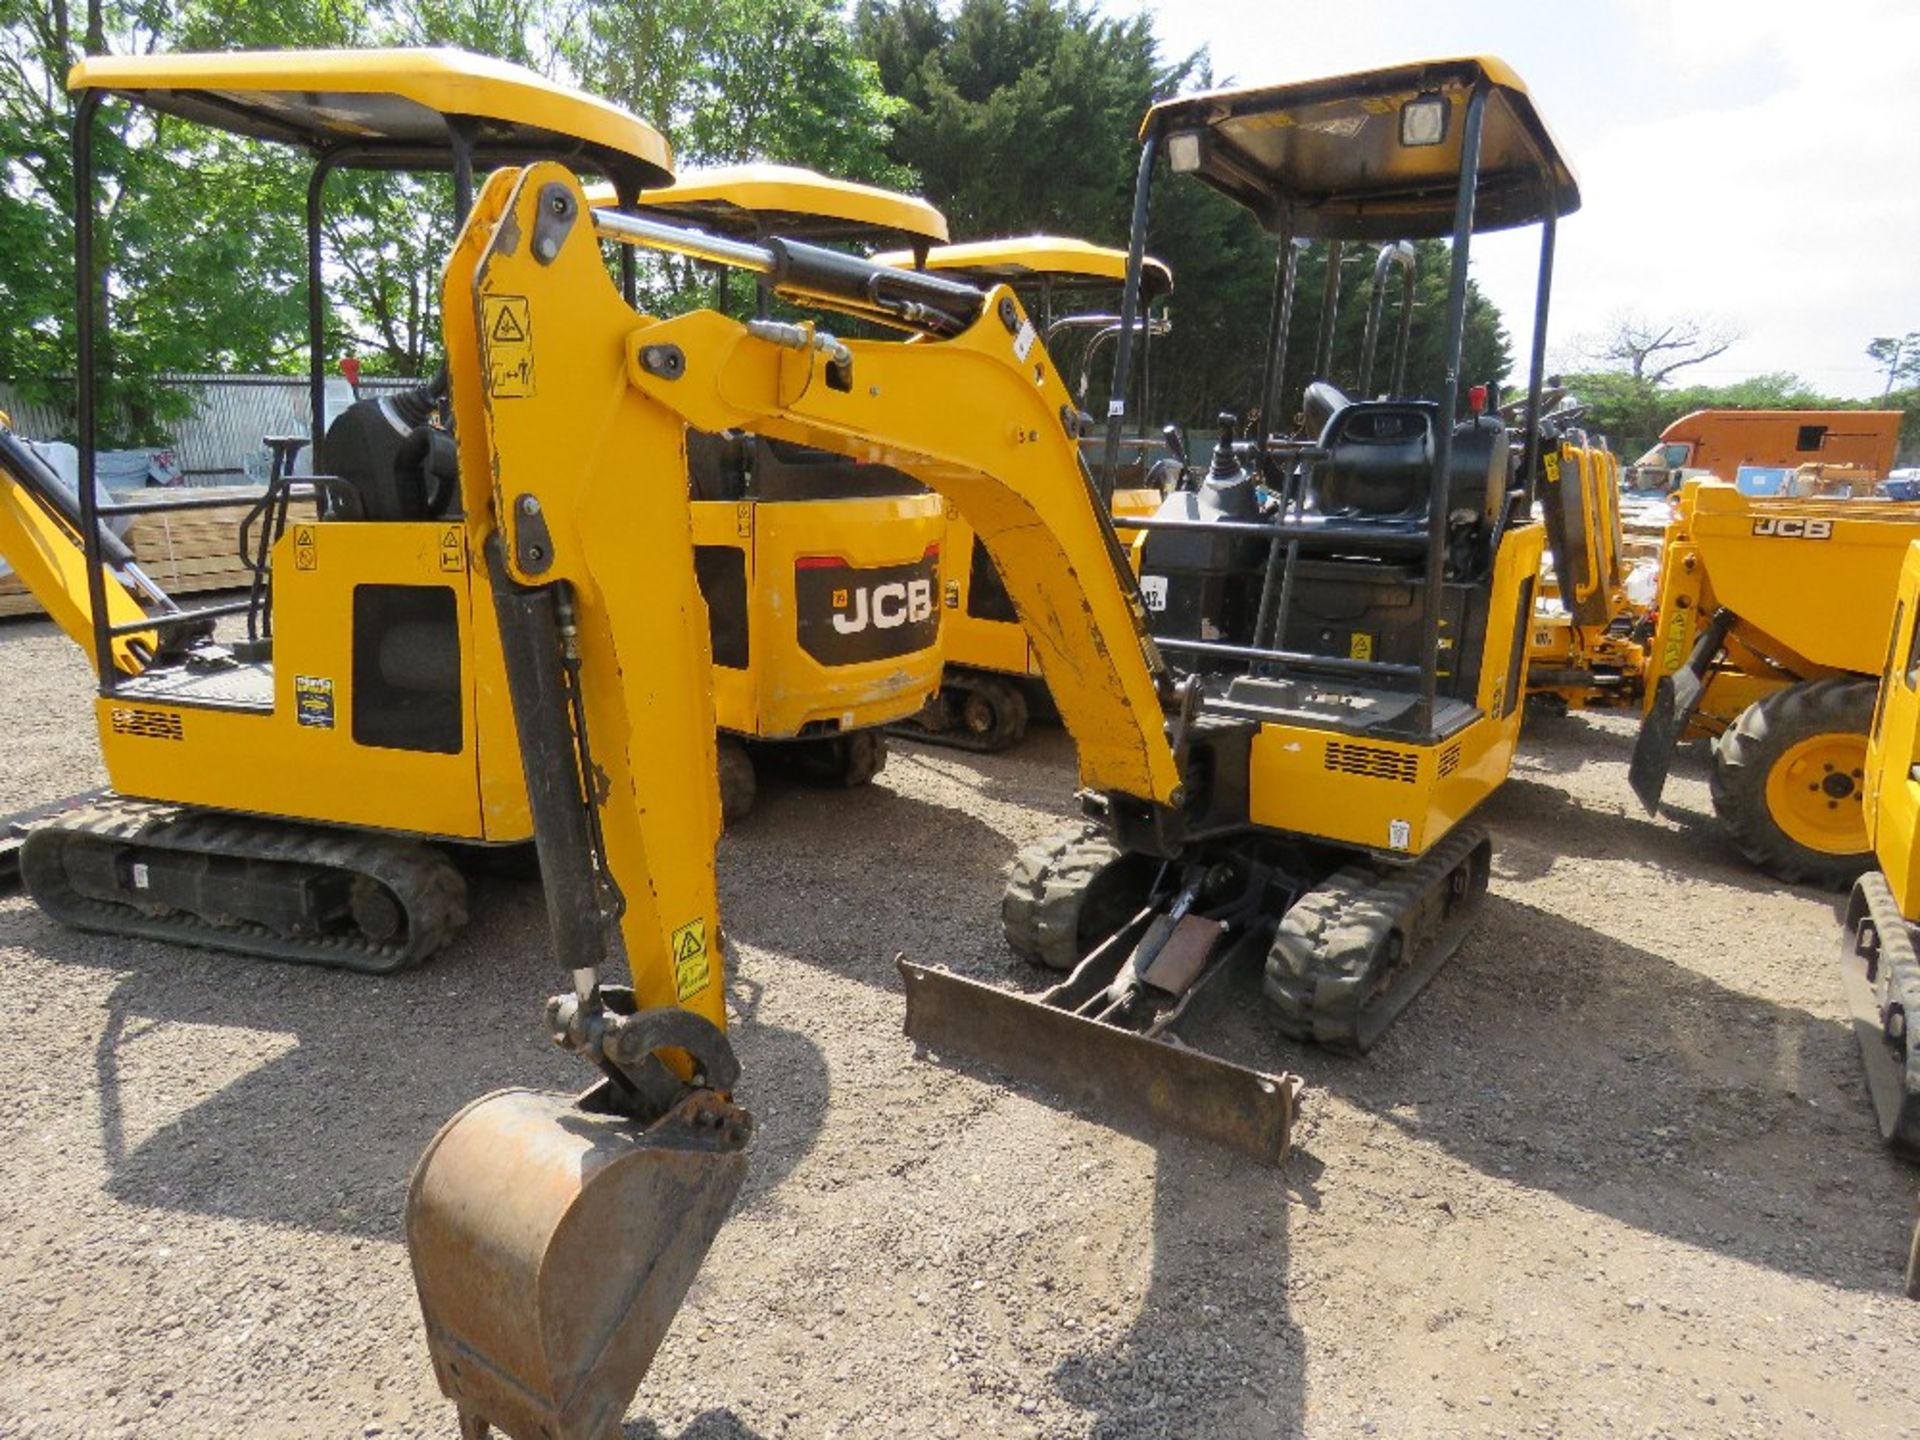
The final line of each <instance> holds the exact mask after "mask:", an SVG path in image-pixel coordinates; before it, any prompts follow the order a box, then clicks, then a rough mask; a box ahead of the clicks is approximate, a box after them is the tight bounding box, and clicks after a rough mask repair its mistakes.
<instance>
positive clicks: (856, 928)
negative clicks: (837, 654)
mask: <svg viewBox="0 0 1920 1440" xmlns="http://www.w3.org/2000/svg"><path fill="white" fill-rule="evenodd" d="M971 758H973V757H969V759H971ZM894 763H897V762H894ZM1042 774H1043V775H1044V777H1045V780H1046V783H1048V784H1049V785H1050V786H1051V787H1053V789H1054V790H1055V792H1056V793H1057V792H1059V791H1062V790H1064V789H1065V787H1064V786H1062V785H1061V777H1060V775H1059V772H1058V771H1057V770H1053V769H1051V768H1049V769H1047V770H1046V771H1044V772H1042ZM883 778H884V777H883ZM793 798H795V799H798V798H800V797H798V796H796V797H793ZM819 803H822V804H827V803H830V804H832V805H833V806H834V807H835V816H836V819H837V820H838V821H839V824H838V825H837V827H836V830H835V834H834V842H833V844H832V845H822V844H821V843H820V836H819V823H818V816H817V815H809V813H808V807H805V806H802V805H799V804H784V805H779V806H777V807H775V808H773V809H770V810H769V811H768V813H767V814H766V815H765V816H762V815H760V814H758V813H756V814H754V815H752V816H749V817H748V819H747V822H746V824H745V825H743V826H742V828H741V831H740V832H739V833H738V834H729V835H728V837H727V838H726V839H725V840H724V841H723V842H722V845H721V864H720V905H721V913H722V914H723V915H724V916H725V917H726V927H727V933H728V934H729V935H730V936H732V937H733V938H734V939H735V940H738V941H744V942H746V943H748V944H750V945H753V946H755V947H756V948H760V949H764V950H768V951H774V952H778V953H779V954H781V955H784V956H788V957H791V958H792V959H795V960H799V961H802V962H804V963H805V964H808V965H810V966H813V967H815V968H818V969H822V970H825V971H828V972H830V973H833V974H835V975H838V976H842V977H844V978H846V979H849V980H854V981H858V982H859V983H861V984H865V985H871V986H875V987H878V988H880V989H883V990H888V991H892V992H894V993H896V994H897V993H900V991H901V983H900V977H899V974H898V972H897V971H896V970H895V969H894V966H893V958H894V956H895V955H897V954H900V953H902V952H904V953H905V954H906V955H907V956H908V958H909V959H913V960H920V961H925V962H927V963H930V964H938V965H945V966H947V967H948V968H950V969H953V970H956V971H959V972H961V973H964V974H969V975H973V976H976V977H980V978H985V979H989V980H993V981H995V982H996V983H999V982H1002V981H1004V980H1005V979H1006V978H1007V953H1006V947H1005V945H1004V943H1003V942H1002V940H1001V936H1000V922H999V916H1000V898H1001V892H1002V890H1003V889H1004V888H1005V872H1006V867H1007V864H1008V862H1009V861H1011V860H1012V859H1013V856H1014V853H1015V851H1016V850H1017V849H1018V844H1017V842H1016V839H1015V838H1013V837H1011V836H1009V835H1008V834H1006V833H1003V832H1002V831H1001V830H998V829H996V828H994V827H993V826H992V825H991V824H988V823H987V822H985V821H983V820H981V819H979V818H978V817H976V816H973V815H969V814H966V813H965V812H963V811H960V810H958V809H955V808H951V807H948V806H945V805H941V804H937V803H934V802H931V801H928V800H924V799H921V798H919V797H918V796H915V795H909V794H905V793H902V792H900V791H895V790H891V789H888V788H886V787H885V786H884V785H873V786H868V787H865V788H863V789H860V790H855V791H850V792H835V793H832V794H822V795H820V796H819ZM1023 803H1024V802H1023ZM762 821H763V822H764V823H756V822H762ZM851 876H859V877H862V878H861V880H860V881H859V882H858V883H859V890H860V900H859V903H858V905H857V906H856V905H854V904H853V903H851V902H849V901H847V900H846V899H845V898H844V897H845V895H846V892H847V890H848V888H849V883H850V881H849V877H851ZM876 876H884V877H885V883H884V884H877V883H875V880H874V877H876ZM956 914H959V915H965V916H969V917H977V920H976V921H973V922H970V923H968V924H967V925H966V927H965V928H964V929H963V930H959V929H956V928H955V927H954V926H953V924H952V923H951V922H952V917H953V916H954V915H956Z"/></svg>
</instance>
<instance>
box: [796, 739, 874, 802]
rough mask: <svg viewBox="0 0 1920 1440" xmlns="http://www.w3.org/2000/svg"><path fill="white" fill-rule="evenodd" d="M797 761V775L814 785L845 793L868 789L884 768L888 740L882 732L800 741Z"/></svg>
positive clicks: (797, 748)
mask: <svg viewBox="0 0 1920 1440" xmlns="http://www.w3.org/2000/svg"><path fill="white" fill-rule="evenodd" d="M796 750H797V752H798V753H797V755H796V759H797V760H798V762H799V766H800V773H801V774H802V775H803V776H805V777H806V778H807V779H808V780H810V781H812V782H813V783H814V784H815V785H838V786H842V787H844V788H846V789H848V790H851V789H853V788H854V787H856V786H859V785H870V784H872V783H873V778H874V776H876V775H878V774H879V773H880V772H881V771H882V770H884V769H886V768H887V736H886V732H885V731H882V730H855V731H852V732H851V733H849V734H845V735H835V736H833V737H832V738H831V739H828V740H807V741H802V742H801V743H800V744H799V745H798V746H797V747H796Z"/></svg>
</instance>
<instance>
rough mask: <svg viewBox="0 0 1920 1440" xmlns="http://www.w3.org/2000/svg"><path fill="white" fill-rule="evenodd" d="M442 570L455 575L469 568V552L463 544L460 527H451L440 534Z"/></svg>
mask: <svg viewBox="0 0 1920 1440" xmlns="http://www.w3.org/2000/svg"><path fill="white" fill-rule="evenodd" d="M440 568H441V569H442V570H445V571H447V572H448V573H449V574H454V575H457V574H459V573H460V572H461V571H462V570H464V569H466V568H467V551H466V547H465V546H464V545H463V544H462V543H461V539H460V527H459V526H458V525H449V526H447V528H446V529H444V530H442V531H441V532H440Z"/></svg>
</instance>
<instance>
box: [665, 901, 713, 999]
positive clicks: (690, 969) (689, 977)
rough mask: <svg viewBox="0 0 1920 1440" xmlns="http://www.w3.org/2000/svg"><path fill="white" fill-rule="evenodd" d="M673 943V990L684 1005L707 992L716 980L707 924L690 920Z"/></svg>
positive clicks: (675, 935) (674, 936)
mask: <svg viewBox="0 0 1920 1440" xmlns="http://www.w3.org/2000/svg"><path fill="white" fill-rule="evenodd" d="M670 943H671V945H672V947H673V983H674V989H675V992H676V993H677V994H678V995H679V996H680V1003H681V1004H683V1005H684V1004H685V1003H686V1002H687V1001H689V1000H691V999H692V998H693V997H694V996H696V995H698V994H699V993H700V992H701V991H702V990H704V989H706V988H707V984H708V982H709V981H710V980H712V978H713V967H712V966H711V965H710V964H709V963H708V961H707V922H706V921H705V920H689V921H688V922H687V923H686V924H684V925H682V926H681V927H680V928H679V929H678V930H676V931H674V932H673V939H672V941H671V942H670Z"/></svg>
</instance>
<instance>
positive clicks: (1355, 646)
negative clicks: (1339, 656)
mask: <svg viewBox="0 0 1920 1440" xmlns="http://www.w3.org/2000/svg"><path fill="white" fill-rule="evenodd" d="M1347 658H1348V659H1349V660H1371V659H1372V658H1373V636H1371V635H1369V634H1368V633H1367V632H1366V631H1364V630H1355V631H1354V632H1353V633H1352V634H1351V635H1350V636H1348V637H1347Z"/></svg>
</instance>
